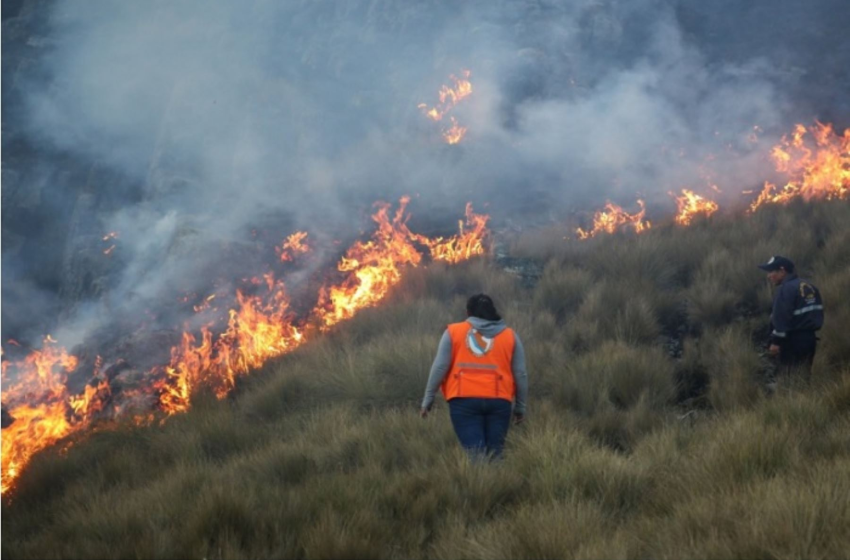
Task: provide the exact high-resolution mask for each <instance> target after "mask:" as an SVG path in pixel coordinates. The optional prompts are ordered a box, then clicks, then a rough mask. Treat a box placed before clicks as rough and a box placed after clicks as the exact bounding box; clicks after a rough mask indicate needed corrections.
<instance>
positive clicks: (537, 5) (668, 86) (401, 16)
mask: <svg viewBox="0 0 850 560" xmlns="http://www.w3.org/2000/svg"><path fill="white" fill-rule="evenodd" d="M727 4H728V3H724V5H723V6H719V5H718V7H717V13H714V12H713V11H712V8H710V7H707V6H702V5H697V4H696V3H692V2H676V1H674V0H669V1H661V0H639V1H635V0H629V1H626V0H608V1H603V0H581V1H578V2H575V1H572V2H566V1H564V2H513V1H508V0H505V1H500V2H485V1H483V0H482V1H480V2H468V3H463V4H460V3H457V2H451V1H445V2H436V3H432V4H428V5H426V4H424V3H407V2H388V1H379V0H362V1H353V2H335V1H313V0H309V1H308V0H296V1H289V2H279V1H276V0H251V1H243V2H233V1H231V0H204V1H180V2H173V1H151V2H112V1H99V2H98V1H93V0H91V1H90V0H87V1H67V2H56V3H55V4H54V5H53V7H52V8H51V9H50V11H49V13H46V14H45V17H46V18H47V23H46V24H44V26H43V29H42V33H43V34H44V44H45V45H46V46H45V47H44V48H42V49H41V50H40V51H39V53H38V56H37V57H36V58H37V64H35V65H34V68H36V69H37V71H36V70H34V71H32V72H31V73H29V74H26V73H25V75H22V76H21V77H20V78H19V79H16V85H15V88H16V90H15V92H13V93H14V95H18V96H19V99H22V100H23V101H21V102H20V104H21V111H22V112H21V115H22V116H21V120H20V123H21V124H20V130H19V131H18V132H19V133H20V134H22V135H24V136H26V137H27V138H28V139H29V140H28V141H29V142H30V145H31V146H33V149H35V150H36V151H37V150H44V151H45V152H49V153H51V154H56V153H61V154H63V155H64V156H63V159H57V158H56V157H53V158H52V159H49V160H44V161H38V162H37V163H33V164H29V165H31V166H33V167H36V166H37V167H41V168H45V167H46V168H48V169H47V171H42V173H43V174H46V175H48V176H50V177H51V178H52V179H54V181H51V183H50V184H49V186H44V187H43V192H44V193H45V196H58V197H61V198H62V199H63V200H67V205H63V207H62V208H57V209H56V211H57V213H58V212H60V211H62V212H66V213H68V212H74V211H75V210H73V209H72V208H70V207H73V206H74V205H76V206H79V204H80V202H79V200H80V198H79V193H80V192H85V193H87V196H89V197H90V198H91V200H90V201H89V203H88V204H89V207H88V208H89V213H88V214H87V215H90V216H91V219H90V220H88V222H90V227H89V229H88V230H86V231H85V232H84V233H86V235H89V237H90V238H91V239H92V241H91V242H88V245H86V243H82V244H81V243H80V241H79V240H80V239H81V237H80V236H79V235H76V234H75V232H79V231H80V230H79V227H78V226H75V225H74V224H75V223H76V222H74V218H70V219H66V220H65V221H64V222H63V224H66V225H63V226H62V227H63V228H64V229H63V230H60V231H57V235H56V236H55V243H57V244H63V247H65V248H64V249H62V250H61V251H60V252H61V253H62V254H63V255H64V257H63V263H64V264H63V265H62V266H54V274H56V275H59V276H61V275H62V274H63V271H65V270H67V269H68V268H70V269H79V268H80V267H81V266H82V267H83V268H84V264H80V263H84V261H85V258H83V257H81V255H80V254H79V252H80V251H81V249H80V247H86V246H87V247H89V248H91V247H95V248H96V247H99V246H98V245H97V242H96V241H97V239H96V238H97V236H98V235H100V234H101V233H106V232H108V231H118V232H119V233H120V238H119V244H118V246H117V248H116V254H115V259H114V262H115V263H118V264H116V265H113V266H111V268H109V267H107V268H106V269H103V268H102V267H101V269H100V270H99V272H98V274H100V275H101V276H103V277H105V278H107V280H105V281H103V286H102V287H101V288H100V289H98V290H92V289H82V290H80V293H84V294H87V296H90V299H91V300H93V301H94V303H93V304H92V305H88V306H87V305H85V304H80V302H75V306H72V307H73V309H74V310H75V311H74V312H73V313H70V314H69V317H68V320H67V321H66V322H65V325H66V327H67V328H66V329H65V333H66V336H68V337H74V338H76V339H78V340H81V339H82V338H83V337H84V336H85V334H86V333H87V331H88V330H89V329H90V328H93V327H92V326H91V325H95V324H97V325H101V326H102V324H103V323H104V320H105V319H104V316H105V315H104V314H105V313H106V318H107V320H109V319H110V317H109V313H120V314H122V316H124V317H125V319H126V316H127V315H128V314H129V315H133V314H139V316H141V313H142V312H143V310H144V309H145V308H146V307H149V306H150V305H151V302H156V301H157V300H158V299H162V298H164V297H165V296H164V294H168V298H171V297H172V296H173V293H175V292H190V291H192V290H200V289H203V288H204V287H205V286H207V285H208V284H209V282H210V279H211V277H212V276H215V275H216V274H221V275H222V276H227V277H229V278H232V279H234V280H235V279H237V278H238V275H239V270H241V269H242V267H250V266H251V265H252V258H253V257H249V256H246V255H248V253H250V251H249V250H247V249H249V248H251V247H253V246H254V245H252V244H254V241H255V239H256V235H257V234H256V230H258V229H259V230H261V232H271V233H268V235H269V236H270V238H271V237H273V236H274V235H283V234H285V233H288V232H291V231H294V230H295V229H308V230H309V231H310V232H311V235H318V236H320V237H321V236H322V235H324V236H326V240H330V239H331V238H339V237H345V236H347V235H348V236H350V235H354V234H356V233H357V232H358V231H359V230H360V229H361V228H363V227H364V226H365V225H366V223H365V222H364V218H365V216H366V215H367V214H368V211H369V205H370V204H371V203H372V202H373V201H375V200H377V199H385V200H394V199H397V198H398V196H399V195H401V194H404V193H409V194H412V195H414V196H415V197H416V198H415V199H414V202H413V204H412V207H411V210H412V211H413V213H414V215H415V216H416V215H419V217H415V218H414V220H419V223H420V224H425V225H427V226H428V227H438V226H439V224H446V225H449V226H450V225H451V224H452V223H454V220H456V219H457V218H458V217H460V215H461V213H462V209H463V204H464V203H465V202H466V201H467V200H472V201H473V202H474V203H475V204H476V205H477V206H478V207H480V206H481V205H483V204H485V203H488V204H489V206H488V211H489V212H490V213H492V214H493V215H494V220H496V221H497V222H498V220H499V219H500V217H505V216H512V217H513V218H514V219H520V220H521V219H522V215H523V214H524V213H525V214H529V215H536V214H540V213H543V212H546V213H547V215H549V216H550V217H551V218H552V219H556V220H557V219H559V216H561V215H566V214H567V213H568V212H570V211H572V210H575V209H593V208H595V207H598V206H599V205H601V204H602V203H604V201H605V199H606V198H608V197H611V198H613V199H615V200H618V201H620V202H622V203H623V204H630V203H631V202H633V200H634V197H635V195H636V194H640V195H641V196H643V197H644V198H646V199H647V201H648V202H649V203H653V202H656V203H657V204H659V205H661V206H663V205H665V204H667V205H670V206H671V207H672V202H671V201H670V199H669V197H668V196H667V194H666V193H667V192H668V191H669V190H672V189H678V188H680V187H684V186H690V187H696V188H699V187H705V186H707V179H706V176H705V175H706V173H705V166H706V162H711V165H710V167H711V175H712V176H711V180H712V181H713V182H715V183H716V184H717V185H719V186H720V187H721V189H723V190H724V191H725V192H728V193H729V197H730V199H734V196H732V195H733V194H737V193H738V192H740V190H742V189H743V188H748V187H753V186H754V185H757V184H758V183H759V181H761V180H763V179H764V178H766V175H767V174H768V172H769V165H768V162H767V161H766V160H765V158H764V155H765V150H766V148H767V147H768V146H769V145H770V144H771V141H772V140H775V139H776V138H777V137H778V135H779V134H781V133H783V132H785V130H786V129H787V127H788V126H790V124H791V122H792V121H793V119H794V118H796V117H798V116H799V115H798V114H796V113H794V111H793V109H791V107H793V105H792V103H791V97H792V94H791V92H790V90H788V89H787V88H786V86H787V85H788V83H789V81H790V80H791V78H789V77H788V76H789V73H788V70H787V69H785V68H778V67H777V62H776V59H773V58H771V57H770V51H769V50H768V51H761V52H759V53H754V54H753V55H752V56H749V55H748V54H747V52H746V50H747V47H746V45H747V44H748V43H744V44H742V46H741V47H740V48H738V49H735V48H733V47H729V48H728V49H727V51H728V52H727V51H724V50H723V49H718V48H716V46H715V45H714V44H713V43H712V35H711V29H710V28H706V29H707V30H706V29H703V28H701V27H700V25H702V23H701V22H702V20H701V19H699V18H701V17H703V16H705V13H706V12H707V13H708V14H709V15H710V16H711V17H713V18H715V19H711V18H709V17H708V16H705V21H707V22H709V23H711V22H714V24H713V25H715V27H717V25H718V24H717V23H716V22H717V21H723V20H722V19H721V20H717V18H720V17H721V16H722V15H723V14H721V13H720V11H722V10H725V11H726V15H725V17H728V18H729V27H730V31H729V34H728V37H731V38H732V39H734V33H735V32H736V31H735V29H737V27H736V24H735V21H734V19H735V9H736V8H735V6H733V5H732V4H728V5H727ZM733 4H735V3H733ZM780 4H782V6H784V5H786V4H787V5H789V6H790V5H791V3H790V2H782V3H780ZM815 4H818V5H821V4H823V6H836V7H837V8H838V7H840V6H842V5H843V3H841V2H836V1H832V0H829V1H827V0H823V1H822V2H816V3H815ZM735 5H737V4H735ZM782 6H779V8H778V9H779V10H780V11H781V9H782ZM740 9H741V10H742V11H747V10H748V9H746V8H740ZM843 10H844V12H846V8H843ZM747 13H748V14H749V11H747ZM22 17H23V16H22ZM813 17H814V16H813ZM817 17H820V16H817ZM824 19H827V18H826V17H825V16H824ZM694 22H696V23H694ZM10 25H11V24H10ZM706 25H708V24H706ZM766 25H767V24H766ZM4 26H6V23H4ZM721 28H722V25H721ZM5 31H6V30H5V29H4V32H5ZM717 40H724V41H725V40H727V37H719V38H718V39H717ZM730 53H731V54H730ZM5 57H6V54H5V53H4V58H5ZM464 68H468V69H470V70H471V71H472V77H471V80H472V83H473V86H474V94H473V96H472V97H471V98H469V100H468V101H466V102H465V103H464V104H463V105H461V106H459V107H458V108H457V111H456V113H455V114H456V115H457V117H458V119H459V120H462V122H463V124H464V125H465V126H467V127H468V129H469V133H468V135H467V138H465V139H464V141H463V142H462V143H461V144H459V145H456V146H446V145H445V144H443V143H442V142H441V141H440V137H439V133H438V130H437V129H436V128H435V126H434V123H432V122H430V121H428V120H427V119H425V118H423V116H422V114H421V112H420V111H419V110H418V109H417V104H418V103H421V102H425V103H429V104H433V103H434V101H435V98H436V91H437V89H438V87H439V86H440V84H442V83H445V82H446V78H447V76H448V74H450V73H453V72H458V71H460V70H461V69H464ZM3 72H4V75H3V78H4V82H5V81H6V80H7V71H6V65H5V64H4V71H3ZM4 105H5V100H4ZM755 125H758V126H759V127H760V129H761V130H762V131H763V132H762V133H761V136H762V137H761V141H760V142H757V143H754V142H753V141H752V139H751V134H752V132H753V127H754V126H755ZM6 138H7V133H6V131H5V130H4V150H5V148H6V145H7V140H6ZM62 165H77V166H80V167H81V168H84V169H89V171H87V172H86V173H87V174H86V175H85V176H86V177H87V178H86V180H85V186H81V185H80V184H79V182H76V183H75V182H74V181H79V176H80V174H79V173H78V174H76V175H74V176H73V177H74V181H71V180H68V181H63V180H62V174H61V173H56V172H55V171H54V170H53V169H52V167H56V166H62ZM4 173H7V172H6V171H4ZM7 180H9V177H8V175H4V182H5V181H7ZM12 180H13V181H15V180H17V179H15V176H12ZM20 181H23V179H20ZM5 186H6V185H4V203H5V204H7V202H6V196H5ZM15 188H17V189H21V188H23V187H21V186H20V185H16V186H15ZM51 193H55V194H51ZM5 210H6V209H5V208H4V211H5ZM76 211H77V212H78V214H79V210H76ZM42 215H43V214H42ZM4 216H5V213H4ZM423 216H427V217H428V219H429V220H430V221H431V223H430V224H428V223H427V221H426V220H424V219H423V218H422V217H423ZM4 220H5V218H4ZM69 220H70V225H68V221H69ZM81 220H83V219H82V218H80V219H79V220H78V221H81ZM83 221H85V220H83ZM414 223H416V222H414ZM434 224H437V225H436V226H435V225H434ZM44 227H50V224H47V223H45V224H44ZM75 227H76V228H77V229H75ZM252 232H253V235H254V237H253V238H252ZM6 233H7V232H6V230H5V229H4V234H6ZM12 233H14V232H12ZM446 233H448V232H446ZM80 235H82V234H80ZM281 238H282V237H281ZM267 241H268V239H267ZM3 258H4V268H6V269H7V270H12V271H15V270H17V269H18V268H26V267H22V265H21V263H23V262H26V261H27V259H29V258H31V257H29V256H27V255H25V254H23V253H21V252H16V251H13V250H9V251H7V250H6V245H5V244H4V256H3ZM216 271H219V272H216ZM247 273H248V274H253V273H254V271H248V272H247ZM95 276H97V275H95ZM6 278H8V276H7V277H6ZM27 281H28V278H26V275H25V274H22V275H21V277H20V278H17V279H16V282H15V286H9V283H8V282H6V283H5V285H4V292H3V300H4V301H3V304H4V307H6V306H8V305H14V309H15V313H14V316H15V318H16V320H14V321H12V323H13V324H15V325H16V326H17V325H18V324H20V323H22V322H25V321H19V320H17V319H18V318H20V317H21V316H23V315H24V314H26V313H28V312H29V311H28V307H27V306H28V303H27V302H26V301H16V302H12V301H11V298H12V297H13V295H17V296H18V297H16V298H15V299H18V300H21V299H23V300H26V299H30V298H29V297H28V296H31V299H32V302H31V303H32V307H31V312H32V313H35V314H38V313H40V312H41V310H42V309H43V308H44V307H46V306H41V307H40V306H39V305H37V300H36V296H35V294H37V293H41V292H44V288H43V286H44V285H49V284H50V283H44V282H42V283H41V284H40V285H41V286H42V288H41V289H39V290H36V289H32V290H27V289H26V288H25V287H22V286H25V285H26V282H27ZM86 281H87V280H86V279H85V278H83V279H81V280H79V284H80V285H82V284H85V282H86ZM56 283H58V284H61V283H62V280H61V279H59V280H57V281H56V282H55V283H54V284H56ZM48 291H49V290H48ZM68 293H71V294H73V293H76V292H74V290H71V291H70V292H68ZM104 301H108V302H110V303H109V305H110V306H111V307H109V308H108V310H107V311H104V307H103V305H104V304H103V302H104ZM63 305H64V307H65V308H66V309H67V308H68V302H65V303H63ZM5 315H6V313H4V316H5ZM84 319H85V320H84ZM107 322H108V321H107ZM4 332H5V331H4ZM72 332H73V333H74V334H70V333H72Z"/></svg>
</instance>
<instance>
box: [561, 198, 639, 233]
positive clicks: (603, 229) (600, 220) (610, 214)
mask: <svg viewBox="0 0 850 560" xmlns="http://www.w3.org/2000/svg"><path fill="white" fill-rule="evenodd" d="M637 203H638V206H640V210H639V211H638V212H635V213H634V214H629V213H628V212H626V211H625V210H623V208H622V207H621V206H618V205H616V204H614V203H613V202H611V201H608V202H607V203H606V204H605V208H603V209H602V210H599V211H597V212H596V214H595V215H594V216H593V228H591V229H590V230H584V229H582V228H576V235H577V236H578V238H579V239H588V238H591V237H595V236H596V235H598V234H600V233H614V232H615V231H617V230H620V229H624V228H627V227H630V228H632V229H634V230H635V233H641V232H644V231H646V230H648V229H649V228H651V227H652V224H651V223H650V222H649V221H648V220H644V215H645V214H646V207H645V206H644V203H643V201H642V200H640V199H638V201H637Z"/></svg>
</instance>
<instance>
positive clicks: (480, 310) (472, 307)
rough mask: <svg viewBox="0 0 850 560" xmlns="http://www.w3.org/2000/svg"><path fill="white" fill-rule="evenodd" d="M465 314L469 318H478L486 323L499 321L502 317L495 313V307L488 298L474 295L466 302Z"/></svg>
mask: <svg viewBox="0 0 850 560" xmlns="http://www.w3.org/2000/svg"><path fill="white" fill-rule="evenodd" d="M466 313H467V315H469V316H470V317H478V318H479V319H484V320H486V321H500V320H501V319H502V316H501V315H499V312H498V311H496V305H495V304H494V303H493V300H492V299H491V298H490V296H488V295H486V294H475V295H474V296H472V297H471V298H469V299H468V300H466Z"/></svg>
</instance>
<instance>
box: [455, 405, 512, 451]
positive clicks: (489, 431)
mask: <svg viewBox="0 0 850 560" xmlns="http://www.w3.org/2000/svg"><path fill="white" fill-rule="evenodd" d="M449 414H450V415H451V418H452V426H454V429H455V433H456V434H457V439H459V440H460V444H461V445H462V446H463V448H464V449H465V450H466V452H467V453H469V456H470V457H471V458H473V459H479V458H482V456H485V454H486V456H487V457H491V458H498V457H500V456H501V454H502V449H503V448H504V447H505V437H506V436H507V435H508V427H510V425H511V401H507V400H505V399H481V398H472V397H459V398H456V399H452V400H450V401H449Z"/></svg>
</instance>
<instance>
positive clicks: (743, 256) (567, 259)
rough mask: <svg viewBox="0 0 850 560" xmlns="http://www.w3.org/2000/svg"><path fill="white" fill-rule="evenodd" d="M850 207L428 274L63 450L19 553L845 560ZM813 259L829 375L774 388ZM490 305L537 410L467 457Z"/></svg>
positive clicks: (14, 530) (43, 485) (19, 519)
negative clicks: (453, 326) (466, 384)
mask: <svg viewBox="0 0 850 560" xmlns="http://www.w3.org/2000/svg"><path fill="white" fill-rule="evenodd" d="M848 247H850V205H848V204H847V203H823V204H796V205H792V206H790V207H788V208H766V209H764V210H762V211H760V212H759V213H758V214H757V215H755V216H752V217H749V218H746V219H744V218H743V217H740V216H739V217H737V218H734V219H733V218H723V217H720V218H717V219H715V220H713V221H706V222H701V223H698V224H696V225H694V226H692V227H690V228H687V229H680V228H672V227H668V228H664V227H662V228H656V229H653V230H652V231H650V232H648V233H646V234H643V235H640V236H638V237H634V236H607V237H604V236H603V237H602V238H595V239H593V240H590V241H586V242H576V241H565V240H564V239H563V233H562V232H559V231H555V230H552V231H536V232H530V233H527V234H524V235H522V236H519V237H518V238H517V239H515V240H514V242H513V244H512V246H511V252H512V254H513V256H516V257H525V258H529V259H534V260H537V261H539V262H540V263H545V268H544V273H543V275H542V277H541V278H540V279H539V281H538V282H537V283H536V285H535V286H534V287H533V288H527V287H523V285H522V284H521V283H520V281H519V280H518V279H517V278H516V276H514V275H512V274H510V273H508V272H505V271H504V270H501V269H500V268H499V267H498V266H496V264H495V263H493V262H492V261H486V260H479V261H477V262H472V263H467V264H465V265H461V266H457V267H451V268H446V267H443V266H438V265H434V266H431V267H429V268H428V269H417V270H413V271H411V272H410V274H409V275H408V277H407V278H406V280H405V282H404V283H403V285H402V286H401V287H400V288H399V289H398V290H396V291H395V292H394V294H393V295H392V297H391V299H390V301H388V302H387V303H386V305H383V306H382V307H381V308H380V309H372V310H367V311H365V312H363V313H362V314H360V315H359V316H358V317H356V318H355V319H354V320H352V321H350V322H349V323H347V324H344V325H340V327H339V328H338V329H337V330H336V332H334V333H332V334H331V335H329V336H327V337H324V338H323V339H322V340H319V341H316V342H314V343H311V344H308V345H306V346H305V347H303V348H301V349H299V350H298V351H296V352H295V353H293V354H290V355H287V356H285V357H283V358H281V359H279V360H277V361H275V362H274V363H270V364H268V365H267V366H266V367H265V368H264V370H263V371H261V372H256V373H255V374H253V375H252V376H251V377H249V378H247V379H246V380H245V382H244V383H243V384H242V386H241V387H240V388H239V390H238V391H236V392H235V394H234V395H233V398H231V399H229V400H226V401H223V402H219V401H216V400H215V399H214V398H210V397H209V396H204V395H200V396H199V397H198V398H197V399H196V401H195V403H194V406H193V409H192V410H191V411H190V412H189V413H188V414H185V415H181V416H176V417H173V418H170V419H168V421H167V422H165V424H164V425H161V426H159V425H154V426H149V427H146V428H135V427H132V426H111V425H110V426H103V427H102V428H101V429H99V430H97V431H96V432H95V433H90V434H88V435H86V436H85V437H82V438H80V439H79V441H76V442H75V443H74V445H72V446H70V447H66V448H62V447H61V446H60V448H55V449H51V450H48V451H47V452H45V453H42V454H41V455H40V456H37V457H35V458H34V460H33V461H32V463H31V465H30V466H29V467H28V468H27V470H26V471H25V472H24V473H23V474H22V475H21V477H20V479H19V481H18V486H17V488H16V490H15V492H14V493H12V494H10V495H8V496H4V500H5V502H4V503H3V512H2V513H3V516H2V529H3V540H2V554H3V555H4V556H8V557H10V558H12V557H14V558H20V559H24V558H68V557H73V558H176V557H185V558H241V557H246V558H257V557H286V558H297V557H306V558H355V557H375V558H385V557H395V558H544V557H545V558H560V557H577V558H620V557H656V558H692V557H696V558H707V557H712V558H727V557H730V558H731V557H748V558H752V557H760V558H800V557H805V558H837V557H846V556H847V551H848V550H850V533H848V531H847V527H850V502H848V500H847V496H848V495H850V339H848V335H847V332H848V327H850V303H849V302H848V301H847V294H850V249H848ZM774 253H781V254H784V255H787V256H789V257H791V258H793V259H794V260H795V261H796V262H797V266H798V269H799V271H800V273H801V275H803V276H804V277H808V278H810V279H811V280H812V281H813V282H814V283H815V284H816V285H817V286H819V287H820V289H821V291H822V294H823V298H824V301H825V304H826V306H827V312H826V326H825V328H824V330H823V331H822V335H821V338H822V342H821V345H820V348H819V354H818V356H817V359H816V363H815V371H814V375H813V380H812V384H811V386H808V387H806V386H798V385H794V384H793V383H783V384H781V385H780V387H779V389H778V391H777V392H776V393H775V394H774V395H773V396H771V397H767V396H766V394H765V391H764V383H765V380H766V378H767V374H768V372H769V370H770V363H769V361H768V360H767V359H766V358H765V357H763V356H762V355H761V353H762V352H763V348H762V346H763V344H764V342H765V341H766V337H767V330H766V325H767V320H768V314H769V306H770V297H771V295H770V294H771V292H770V288H769V287H768V286H767V285H766V282H765V280H764V275H763V273H761V271H759V270H758V269H756V268H755V264H756V263H758V262H763V261H764V260H765V259H766V258H767V257H768V256H769V255H771V254H774ZM478 291H484V292H487V293H490V294H492V295H493V296H494V298H495V299H496V301H497V304H498V305H499V307H500V310H501V311H502V314H503V315H504V316H505V318H506V319H507V321H508V323H509V324H510V325H511V326H513V327H514V328H515V329H516V330H517V332H518V333H519V334H520V336H521V337H522V338H523V340H524V343H525V346H526V351H527V354H528V366H529V378H530V392H531V394H530V400H529V410H528V419H527V421H526V423H525V424H524V425H522V426H519V427H516V428H512V430H511V432H510V434H509V441H508V449H507V451H506V459H505V461H504V462H502V463H500V464H496V465H472V464H469V463H468V461H467V460H466V459H465V457H464V456H463V454H462V452H461V451H460V449H459V446H458V444H457V442H456V439H455V436H454V433H453V432H452V429H451V426H450V422H449V419H448V413H447V410H446V406H445V404H444V403H442V402H441V401H438V404H437V405H436V407H435V412H434V414H432V415H431V416H430V417H429V418H428V419H426V420H422V419H421V418H419V416H418V415H417V410H418V402H419V400H420V398H421V396H422V391H423V389H424V384H425V379H426V377H427V373H428V368H429V366H430V362H431V359H432V356H433V352H434V350H435V349H436V345H437V341H438V339H439V336H440V333H441V332H442V329H443V328H444V326H445V324H446V323H448V322H451V321H455V320H459V319H462V318H463V309H464V306H463V304H464V301H465V298H466V297H467V296H468V295H469V294H471V293H474V292H478Z"/></svg>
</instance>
